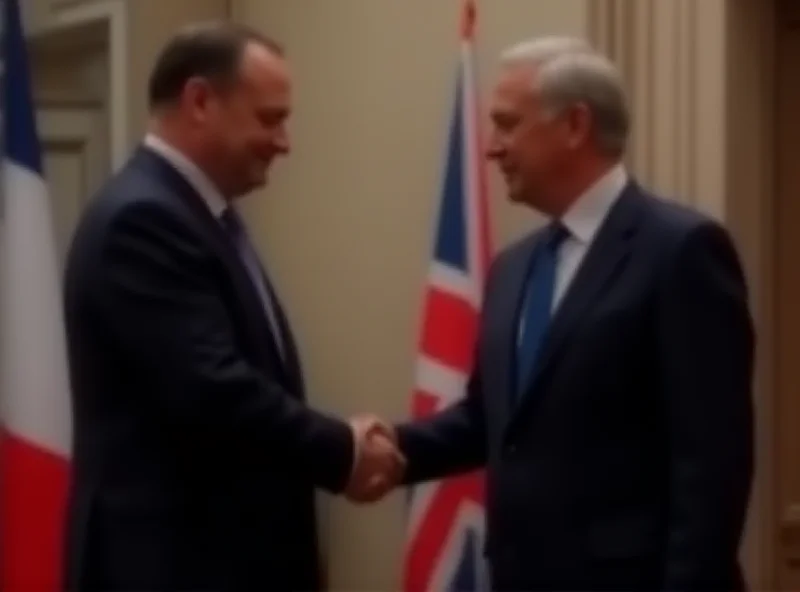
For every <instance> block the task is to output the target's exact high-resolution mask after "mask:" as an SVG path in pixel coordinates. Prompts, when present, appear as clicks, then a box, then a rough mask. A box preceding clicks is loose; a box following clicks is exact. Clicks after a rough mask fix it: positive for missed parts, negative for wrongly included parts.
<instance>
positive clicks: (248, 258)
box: [220, 207, 284, 357]
mask: <svg viewBox="0 0 800 592" xmlns="http://www.w3.org/2000/svg"><path fill="white" fill-rule="evenodd" d="M220 221H221V222H222V226H223V228H224V229H225V230H226V232H227V233H228V236H229V237H230V238H231V241H232V242H233V245H234V247H235V248H236V251H237V253H238V254H239V258H240V259H241V261H242V263H243V264H244V266H245V269H246V270H247V274H248V275H249V276H250V281H251V282H252V283H253V286H254V287H255V289H256V291H257V292H258V295H259V297H260V298H261V302H262V304H263V306H264V311H265V313H266V314H267V319H268V320H269V324H270V326H271V327H272V334H273V335H274V336H275V343H276V344H277V345H278V350H279V352H280V355H281V357H283V355H284V349H283V339H282V335H281V331H280V325H279V324H278V319H277V316H276V314H275V306H274V303H273V299H272V296H271V294H270V291H269V288H268V287H267V280H266V277H265V276H264V269H263V267H262V266H261V262H260V261H259V259H258V255H257V254H256V250H255V248H254V247H253V245H252V243H251V242H250V238H249V237H248V236H247V229H246V228H245V225H244V222H243V221H242V219H241V217H240V216H239V214H238V213H237V212H236V210H235V209H233V208H232V207H228V208H226V209H225V211H224V212H223V213H222V216H220Z"/></svg>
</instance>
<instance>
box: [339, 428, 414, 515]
mask: <svg viewBox="0 0 800 592" xmlns="http://www.w3.org/2000/svg"><path fill="white" fill-rule="evenodd" d="M350 427H351V428H352V430H353V438H354V440H355V443H356V458H355V460H354V464H353V470H352V473H351V475H350V480H349V482H348V484H347V488H346V490H345V495H346V496H347V498H348V499H349V500H350V501H353V502H357V503H366V502H374V501H377V500H379V499H381V498H382V497H383V496H384V495H386V494H387V493H389V492H390V491H391V490H392V489H394V488H395V487H396V486H397V484H398V483H399V482H400V480H401V479H402V478H403V473H404V472H405V466H406V459H405V458H404V456H403V455H402V453H401V452H400V450H399V449H398V446H397V435H396V434H395V431H394V428H392V426H391V425H389V424H387V423H385V422H384V421H383V420H381V419H380V418H378V417H375V416H373V415H359V416H356V417H353V418H352V419H351V420H350Z"/></svg>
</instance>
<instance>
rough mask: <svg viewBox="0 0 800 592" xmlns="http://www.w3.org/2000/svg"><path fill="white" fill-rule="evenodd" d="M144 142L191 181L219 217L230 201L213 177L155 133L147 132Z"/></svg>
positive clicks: (212, 211)
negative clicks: (226, 198)
mask: <svg viewBox="0 0 800 592" xmlns="http://www.w3.org/2000/svg"><path fill="white" fill-rule="evenodd" d="M143 144H144V145H145V146H147V147H148V148H149V149H150V150H152V151H153V152H155V153H156V154H158V155H160V156H161V157H162V158H164V159H165V160H166V161H167V162H168V163H170V164H171V165H172V166H173V168H174V169H175V170H177V171H178V172H179V173H180V174H181V175H183V177H184V178H185V179H186V180H187V181H188V182H189V184H190V185H191V186H192V188H193V189H194V190H195V191H196V192H197V193H198V195H200V197H201V198H202V199H203V201H204V202H205V204H206V205H207V206H208V209H209V210H211V213H212V214H213V215H214V218H217V219H219V217H220V216H222V213H223V212H224V211H225V208H227V207H228V202H227V201H226V200H225V198H224V197H223V196H222V193H220V191H219V189H217V187H216V185H214V183H212V182H211V179H209V178H208V176H207V175H206V174H205V173H204V172H203V171H202V170H200V167H198V166H197V165H196V164H195V163H193V162H192V161H191V159H189V158H187V157H186V156H185V155H184V154H183V153H182V152H181V151H180V150H178V149H177V148H174V147H172V146H170V145H169V144H168V143H167V142H165V141H164V140H162V139H161V138H159V137H158V136H156V135H155V134H147V135H146V136H145V137H144V142H143Z"/></svg>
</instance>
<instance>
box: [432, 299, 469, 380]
mask: <svg viewBox="0 0 800 592" xmlns="http://www.w3.org/2000/svg"><path fill="white" fill-rule="evenodd" d="M477 329H478V317H477V314H476V311H475V308H474V307H473V305H472V304H470V303H468V302H466V301H465V300H464V299H463V298H460V297H458V296H454V295H453V294H449V293H447V292H444V291H442V290H439V289H437V288H430V289H429V291H428V298H427V302H426V304H425V320H424V323H423V333H422V344H421V347H422V351H423V352H424V353H425V354H426V355H428V356H430V357H432V358H434V359H436V360H438V361H439V362H441V363H442V364H444V365H445V366H450V367H452V368H461V369H465V370H466V369H469V368H470V367H471V366H472V358H473V354H474V351H473V348H474V344H475V333H476V331H477Z"/></svg>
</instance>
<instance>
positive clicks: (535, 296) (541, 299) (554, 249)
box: [516, 223, 569, 398]
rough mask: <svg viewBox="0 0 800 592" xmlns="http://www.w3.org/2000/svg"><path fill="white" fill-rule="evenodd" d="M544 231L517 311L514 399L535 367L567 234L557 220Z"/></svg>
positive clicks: (545, 330) (526, 382)
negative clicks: (560, 253)
mask: <svg viewBox="0 0 800 592" xmlns="http://www.w3.org/2000/svg"><path fill="white" fill-rule="evenodd" d="M545 233H546V234H545V236H544V237H543V239H542V240H541V241H540V243H539V245H538V246H537V248H536V254H535V256H534V259H533V262H532V265H531V269H530V272H529V275H528V281H527V283H526V288H525V300H524V304H523V307H522V311H521V314H520V333H519V339H518V341H517V364H516V366H517V383H516V384H517V389H516V394H517V398H518V397H519V396H521V395H522V393H523V392H524V391H525V389H526V388H527V387H528V385H529V384H530V380H531V379H532V377H533V374H534V371H535V370H536V365H537V361H538V357H539V354H540V353H541V349H542V344H543V342H544V338H545V335H546V333H547V329H548V326H549V324H550V316H551V310H552V305H553V293H554V291H555V283H556V263H557V256H558V248H559V246H560V245H561V243H562V242H563V241H564V239H565V238H566V237H567V236H568V234H569V233H568V231H567V230H566V229H565V228H564V227H563V226H562V225H561V224H560V223H553V224H551V225H550V226H549V227H548V228H547V229H546V230H545Z"/></svg>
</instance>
